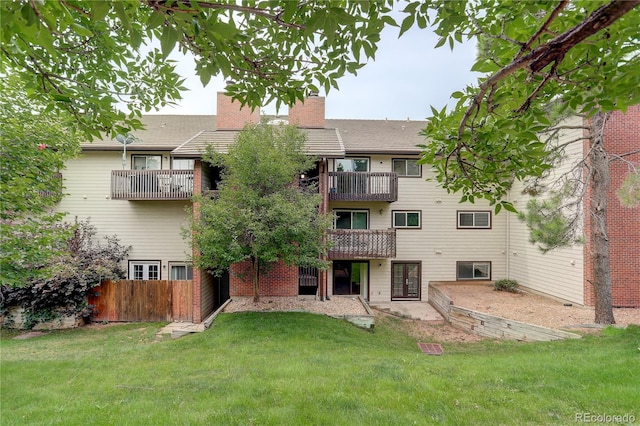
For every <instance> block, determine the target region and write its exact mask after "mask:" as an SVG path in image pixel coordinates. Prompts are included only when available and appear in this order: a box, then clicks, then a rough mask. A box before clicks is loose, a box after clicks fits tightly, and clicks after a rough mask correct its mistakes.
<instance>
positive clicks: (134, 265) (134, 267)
mask: <svg viewBox="0 0 640 426" xmlns="http://www.w3.org/2000/svg"><path fill="white" fill-rule="evenodd" d="M139 267H141V268H139ZM154 267H155V268H154ZM154 269H155V271H154ZM140 274H142V275H140ZM160 277H161V271H160V261H159V260H130V261H129V279H130V280H159V279H160Z"/></svg>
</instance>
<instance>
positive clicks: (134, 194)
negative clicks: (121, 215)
mask: <svg viewBox="0 0 640 426" xmlns="http://www.w3.org/2000/svg"><path fill="white" fill-rule="evenodd" d="M192 196H193V170H113V171H112V172H111V198H112V199H114V200H189V199H190V198H191V197H192Z"/></svg>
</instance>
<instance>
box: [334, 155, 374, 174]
mask: <svg viewBox="0 0 640 426" xmlns="http://www.w3.org/2000/svg"><path fill="white" fill-rule="evenodd" d="M336 171H337V172H368V171H369V159H368V158H342V159H339V160H336Z"/></svg>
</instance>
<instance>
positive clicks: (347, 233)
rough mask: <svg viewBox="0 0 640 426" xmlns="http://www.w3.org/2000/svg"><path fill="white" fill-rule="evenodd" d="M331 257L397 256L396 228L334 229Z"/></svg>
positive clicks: (367, 257) (373, 257)
mask: <svg viewBox="0 0 640 426" xmlns="http://www.w3.org/2000/svg"><path fill="white" fill-rule="evenodd" d="M329 241H331V243H332V247H331V249H329V258H330V259H392V258H394V257H396V230H395V229H332V230H330V231H329Z"/></svg>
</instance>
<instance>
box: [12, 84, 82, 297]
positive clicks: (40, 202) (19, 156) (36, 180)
mask: <svg viewBox="0 0 640 426" xmlns="http://www.w3.org/2000/svg"><path fill="white" fill-rule="evenodd" d="M3 84H4V87H3V90H1V91H0V122H2V127H1V128H0V141H1V144H2V146H1V148H0V250H1V251H2V257H1V258H0V270H1V271H2V274H1V278H0V284H2V285H10V286H24V285H26V284H27V283H28V282H30V281H31V280H33V279H35V278H37V277H45V276H48V275H49V273H50V271H48V269H47V268H46V267H45V266H44V265H47V264H48V260H49V259H50V258H51V257H53V256H54V255H56V254H59V253H60V252H61V251H62V250H63V249H64V245H65V243H64V241H66V239H67V238H68V237H69V232H70V231H69V229H67V228H66V227H64V226H62V225H61V223H60V221H61V219H62V217H63V214H62V213H54V212H53V207H54V206H55V204H56V203H57V202H58V201H59V199H60V197H61V196H62V194H63V190H64V189H63V185H62V176H61V173H60V172H61V171H62V170H63V168H64V162H65V160H67V159H69V158H72V157H73V156H74V155H76V154H77V152H78V145H79V138H78V133H77V132H76V126H75V120H73V118H72V117H69V116H68V115H66V114H64V113H63V112H54V111H47V108H46V103H45V102H42V101H41V99H40V98H37V97H32V98H30V99H28V98H26V97H25V96H24V92H23V90H22V88H21V87H20V81H19V80H18V79H17V78H16V77H15V76H14V75H12V74H10V75H7V76H5V78H4V82H3Z"/></svg>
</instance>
